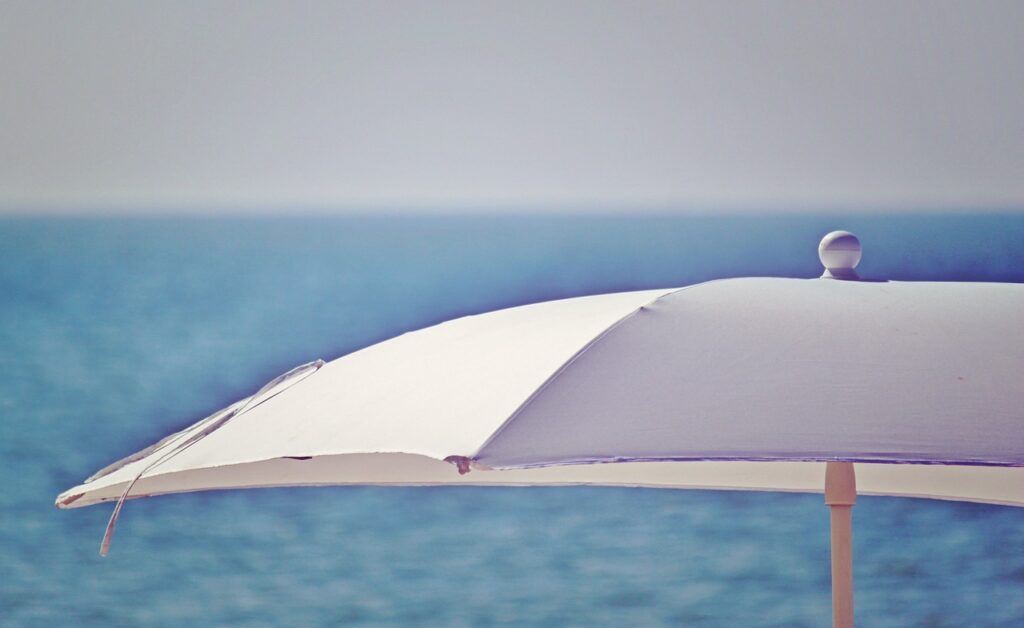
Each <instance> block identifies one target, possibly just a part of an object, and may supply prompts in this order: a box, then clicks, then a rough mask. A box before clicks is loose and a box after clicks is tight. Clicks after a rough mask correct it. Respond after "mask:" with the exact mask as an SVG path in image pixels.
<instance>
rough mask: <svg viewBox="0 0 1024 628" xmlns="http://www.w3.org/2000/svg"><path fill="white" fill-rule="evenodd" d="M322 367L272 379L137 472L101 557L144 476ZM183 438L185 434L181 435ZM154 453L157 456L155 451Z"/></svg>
mask: <svg viewBox="0 0 1024 628" xmlns="http://www.w3.org/2000/svg"><path fill="white" fill-rule="evenodd" d="M323 365H324V361H323V360H320V359H317V360H314V361H312V362H307V363H306V364H301V365H299V366H296V367H295V368H293V369H291V370H289V371H288V372H286V373H283V374H281V375H278V376H277V377H275V378H274V379H272V380H270V381H269V382H267V383H266V384H264V385H263V386H262V387H261V388H260V389H259V390H257V391H256V392H255V393H254V394H253V395H251V396H250V397H249V398H247V399H245V400H244V401H242V402H239V403H238V404H235V405H236V407H237V409H232V410H229V411H228V412H226V413H224V414H223V416H221V417H218V418H217V419H215V420H213V421H210V422H209V424H208V425H203V426H202V427H201V429H199V430H197V431H196V432H195V434H193V435H192V436H190V437H189V438H187V439H186V440H185V441H184V442H182V443H180V444H178V445H176V446H175V447H172V448H171V449H170V450H168V451H166V452H164V453H163V455H161V456H160V457H159V458H157V459H156V460H154V461H152V462H150V463H149V464H147V465H146V466H144V467H143V468H142V470H141V471H139V473H138V474H137V475H136V476H135V478H134V479H133V480H132V481H131V482H129V483H128V486H127V487H126V488H125V489H124V492H123V493H121V497H120V498H118V500H117V504H116V505H115V506H114V511H113V512H112V513H111V514H110V520H109V521H108V522H107V528H106V530H104V532H103V541H102V542H101V543H100V556H106V555H107V553H108V552H109V551H110V541H111V540H112V539H113V536H114V529H115V528H116V527H117V520H118V518H119V517H120V516H121V509H122V508H124V502H125V500H126V499H128V494H129V493H131V491H132V489H133V488H134V487H135V484H136V483H137V482H138V481H139V480H141V479H142V476H143V475H145V474H146V472H147V471H149V470H150V469H153V468H154V467H157V466H159V465H161V464H163V463H164V462H167V461H168V460H170V459H171V458H173V457H174V456H177V455H178V454H180V453H181V452H183V451H185V450H186V449H188V448H189V447H191V446H192V445H195V444H196V443H198V442H199V441H201V440H202V439H203V438H205V437H207V436H209V435H210V434H212V433H213V432H215V431H216V430H218V429H220V428H221V427H223V426H224V424H226V423H227V422H228V421H230V420H231V419H233V418H235V417H238V416H241V415H242V414H245V413H246V412H248V411H249V410H250V409H252V408H255V407H256V406H259V405H260V404H262V403H264V402H266V401H269V400H270V399H273V398H274V397H276V396H278V395H279V394H281V393H283V392H284V391H286V390H289V389H290V388H291V387H292V386H294V385H295V384H298V383H299V382H301V381H303V380H305V379H306V378H307V377H309V376H310V375H312V374H313V373H315V372H317V371H319V370H320V368H321V367H322V366H323ZM303 371H306V373H305V374H304V375H303V377H302V378H301V379H298V380H295V381H292V382H291V383H290V384H289V385H288V387H287V388H284V389H282V390H279V391H277V392H274V393H273V394H272V395H270V396H269V397H267V398H265V399H260V400H259V401H258V402H257V403H255V404H253V401H255V400H257V399H259V397H260V396H261V395H263V394H264V393H267V392H270V391H272V390H273V389H274V388H276V387H277V386H279V385H281V384H283V383H285V382H287V381H288V380H290V379H293V378H294V377H295V376H296V375H299V374H300V373H302V372H303ZM214 416H216V415H214ZM201 423H203V421H200V424H201ZM182 434H184V432H183V433H182ZM175 440H176V439H175ZM172 442H173V441H172ZM168 444H170V443H168ZM158 450H159V448H158ZM153 453H156V452H155V451H154V452H153Z"/></svg>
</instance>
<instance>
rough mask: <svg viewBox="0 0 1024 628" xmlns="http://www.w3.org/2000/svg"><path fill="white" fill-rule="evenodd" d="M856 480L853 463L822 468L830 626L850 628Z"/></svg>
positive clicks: (851, 623)
mask: <svg viewBox="0 0 1024 628" xmlns="http://www.w3.org/2000/svg"><path fill="white" fill-rule="evenodd" d="M856 501H857V479H856V476H855V474H854V472H853V463H852V462H829V463H827V464H826V465H825V503H826V504H827V505H828V508H829V511H830V514H831V519H832V626H834V628H853V516H852V515H853V504H854V502H856Z"/></svg>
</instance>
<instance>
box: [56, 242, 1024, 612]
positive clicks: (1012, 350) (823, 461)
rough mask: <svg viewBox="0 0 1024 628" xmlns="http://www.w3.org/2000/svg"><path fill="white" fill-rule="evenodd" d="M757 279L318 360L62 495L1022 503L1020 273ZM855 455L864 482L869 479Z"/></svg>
mask: <svg viewBox="0 0 1024 628" xmlns="http://www.w3.org/2000/svg"><path fill="white" fill-rule="evenodd" d="M819 255H820V257H821V260H822V262H823V264H824V266H825V272H824V274H823V276H822V277H821V278H816V279H789V278H740V279H726V280H719V281H711V282H707V283H702V284H697V285H693V286H688V287H685V288H671V289H660V290H645V291H638V292H625V293H618V294H605V295H598V296H588V297H579V298H573V299H565V300H560V301H551V302H546V303H537V304H532V305H525V306H521V307H515V308H510V309H506V310H500V311H496V312H490V313H486V314H481V315H476V316H467V317H464V318H460V319H457V320H453V321H449V322H446V323H442V324H440V325H436V326H433V327H429V328H426V329H422V330H419V331H415V332H410V333H407V334H404V335H401V336H399V337H396V338H393V339H391V340H387V341H385V342H382V343H380V344H377V345H373V346H371V347H368V348H366V349H363V350H360V351H356V352H355V353H352V354H349V355H347V356H344V357H342V358H340V359H337V360H334V361H332V362H329V363H324V362H322V361H319V360H318V361H315V362H311V363H309V364H305V365H302V366H300V367H297V368H295V369H293V370H292V371H289V372H288V373H285V374H284V375H282V376H281V377H278V378H277V379H275V380H274V381H272V382H270V383H268V384H267V385H266V386H264V387H263V388H261V389H260V390H259V391H257V392H256V393H255V394H253V395H252V396H251V397H248V398H246V399H243V400H241V401H239V402H237V403H235V404H233V405H231V406H229V407H227V408H224V409H223V410H221V411H219V412H216V413H214V414H212V415H211V416H209V417H207V418H205V419H203V420H201V421H199V422H197V423H195V424H193V425H192V426H190V427H187V428H185V429H184V430H182V431H180V432H178V433H175V434H172V435H170V436H168V437H166V438H164V439H163V440H161V441H159V442H158V443H156V444H154V445H153V446H151V447H149V448H147V449H144V450H142V451H140V452H138V453H136V454H134V455H132V456H129V457H127V458H124V459H123V460H121V461H118V462H116V463H114V464H112V465H110V466H108V467H106V468H105V469H102V470H101V471H99V472H98V473H96V474H95V475H93V476H92V477H91V478H89V479H88V480H86V481H85V482H84V483H83V484H81V485H79V486H76V487H74V488H71V489H69V490H67V491H65V492H64V493H62V494H61V495H60V496H58V498H57V505H58V506H59V507H61V508H74V507H79V506H86V505H90V504H96V503H101V502H108V501H114V502H117V505H116V507H115V510H114V514H113V516H112V517H111V521H110V525H109V526H108V529H107V534H106V535H105V537H104V543H103V546H102V552H103V553H105V552H106V550H107V547H108V545H109V540H110V535H111V533H112V532H113V528H114V524H115V522H116V520H117V516H118V513H119V512H120V510H121V507H122V505H123V503H124V500H125V499H132V498H137V497H145V496H152V495H160V494H166V493H178V492H187V491H199V490H209V489H224V488H251V487H266V486H292V485H338V484H371V485H435V484H474V485H492V484H493V485H528V484H548V485H550V484H555V485H571V484H593V485H625V486H656V487H679V488H716V489H722V488H734V489H753V490H784V491H818V492H820V491H824V493H825V501H826V503H827V504H828V505H829V507H830V509H831V523H832V543H833V547H832V570H833V613H834V622H835V624H836V625H839V626H847V625H851V624H852V620H853V606H852V575H851V574H852V571H851V564H852V563H851V556H850V534H851V533H850V522H851V519H850V510H851V508H852V506H853V504H854V501H855V498H856V495H857V494H858V493H861V494H880V495H903V496H916V497H930V498H937V499H952V500H965V501H978V502H987V503H997V504H1007V505H1015V506H1024V468H1021V467H1022V466H1024V285H1021V284H997V283H952V282H950V283H940V282H897V281H882V280H860V279H859V278H858V277H857V274H856V271H855V267H856V266H857V263H858V262H859V260H860V257H861V250H860V243H859V241H858V240H857V238H856V237H855V236H853V235H852V234H849V233H847V232H833V233H830V234H828V235H827V236H826V237H825V238H824V239H823V240H822V242H821V244H820V246H819ZM854 464H856V475H857V477H856V479H855V477H854Z"/></svg>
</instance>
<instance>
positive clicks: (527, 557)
mask: <svg viewBox="0 0 1024 628" xmlns="http://www.w3.org/2000/svg"><path fill="white" fill-rule="evenodd" d="M834 228H848V229H851V230H853V231H855V232H857V233H858V234H859V235H860V236H861V239H862V241H863V243H864V249H865V254H864V261H863V262H862V264H861V267H860V270H861V271H862V273H861V274H862V275H865V276H869V277H885V278H890V279H946V280H950V279H955V280H981V281H1016V282H1021V281H1024V215H1021V214H1016V215H1012V214H1007V215H994V214H993V215H963V216H957V215H941V216H937V215H911V216H907V215H904V216H901V217H892V216H885V215H877V216H870V215H869V216H865V215H848V216H843V215H838V214H833V215H829V216H814V215H799V216H793V215H790V216H759V217H752V216H742V215H737V216H668V215H633V216H614V215H607V216H570V215H548V214H519V215H502V216H476V217H471V216H460V215H454V214H447V215H446V214H436V215H429V216H427V215H421V216H411V215H402V214H394V215H375V216H371V215H365V216H359V215H353V216H344V217H330V218H328V217H313V216H306V217H291V218H285V217H272V218H271V217H262V218H257V217H249V218H199V217H194V218H172V217H161V218H135V219H125V218H111V217H107V218H102V217H95V218H30V217H24V218H4V219H0V486H2V487H3V488H2V490H0V623H2V624H4V625H46V626H50V625H67V624H77V625H102V626H110V625H126V626H127V625H158V626H175V625H225V624H245V625H336V624H365V625H444V626H461V625H490V624H507V625H537V626H561V625H580V626H593V625H709V626H737V625H771V626H824V625H827V624H828V622H829V618H830V610H829V603H830V599H829V579H828V578H829V573H828V547H827V539H828V517H827V512H826V509H825V507H824V506H823V505H822V499H821V497H820V496H815V495H789V494H761V493H729V492H703V491H665V490H639V489H612V488H514V489H513V488H489V489H488V488H465V487H460V488H432V489H422V488H421V489H412V488H340V487H339V488H317V489H288V490H284V489H274V490H257V491H231V492H218V493H200V494H193V495H175V496H167V497H160V498H154V499H146V500H136V501H133V502H130V503H128V505H127V507H126V510H125V513H124V515H123V517H122V519H121V523H120V525H119V529H118V534H117V536H116V537H115V540H114V546H113V549H112V552H111V554H110V556H109V557H108V558H106V559H100V558H99V557H98V556H97V548H98V544H99V540H100V536H101V534H102V531H103V526H104V525H105V523H106V518H107V517H108V516H109V506H97V507H90V508H84V509H79V510H73V511H58V510H56V509H55V508H54V507H53V499H54V497H55V496H56V494H57V493H58V492H60V491H61V490H63V489H65V488H67V487H69V486H72V485H74V484H76V483H78V482H79V481H81V480H82V479H83V478H85V477H86V476H88V475H89V474H91V473H92V472H93V471H95V470H96V469H98V468H99V467H101V466H103V465H105V464H107V463H108V462H110V461H112V460H114V459H116V458H118V457H120V456H123V455H125V454H127V453H129V452H131V451H134V450H136V449H139V448H141V447H143V446H145V445H147V444H149V443H151V442H153V441H154V440H156V439H158V438H159V437H160V436H162V435H164V434H166V433H167V432H169V431H171V430H174V429H177V428H180V427H182V426H184V425H186V424H189V423H191V422H192V421H194V420H196V419H197V418H199V417H201V416H205V415H206V414H208V413H209V412H210V411H212V410H214V409H217V408H220V407H222V406H224V405H226V404H227V403H229V402H231V401H234V400H235V399H237V398H239V397H242V396H244V395H247V394H250V393H251V392H253V391H254V390H255V389H256V388H258V387H259V386H260V385H261V384H262V383H263V382H265V381H267V380H268V379H270V378H271V377H273V376H274V375H277V374H279V373H281V372H283V371H285V370H287V369H288V368H290V367H292V366H294V365H296V364H299V363H301V362H306V361H308V360H311V359H314V358H317V357H323V358H326V359H330V358H334V357H338V356H340V355H343V354H345V353H348V352H350V351H353V350H355V349H358V348H360V347H363V346H366V345H368V344H371V343H373V342H376V341H379V340H382V339H385V338H388V337H390V336H393V335H396V334H398V333H401V332H404V331H407V330H410V329H415V328H419V327H423V326H426V325H429V324H432V323H436V322H439V321H441V320H445V319H448V318H452V317H455V316H459V315H463V314H467V313H474V312H482V311H486V310H490V309H495V308H498V307H504V306H510V305H516V304H521V303H528V302H535V301H540V300H545V299H551V298H560V297H568V296H576V295H582V294H592V293H600V292H608V291H617V290H631V289H642V288H653V287H664V286H677V285H685V284H689V283H694V282H697V281H702V280H706V279H712V278H718V277H728V276H741V275H781V276H795V277H812V276H816V275H818V274H820V272H821V271H820V266H819V263H818V260H817V254H816V246H817V242H818V239H819V238H820V237H821V235H823V234H824V233H825V232H827V231H830V230H832V229H834ZM854 512H855V514H854V525H855V540H854V545H855V556H856V562H855V577H856V597H857V618H858V621H859V624H860V625H864V626H964V625H972V626H978V625H986V626H1019V625H1024V509H1014V508H1005V507H996V506H985V505H977V504H956V503H943V502H931V501H925V500H913V499H893V498H871V497H863V498H861V499H860V500H859V502H858V505H857V507H856V508H855V511H854Z"/></svg>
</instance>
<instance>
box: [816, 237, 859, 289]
mask: <svg viewBox="0 0 1024 628" xmlns="http://www.w3.org/2000/svg"><path fill="white" fill-rule="evenodd" d="M860 254H861V251H860V240H859V239H858V238H857V236H855V235H853V234H852V233H850V232H849V231H833V232H832V233H828V234H826V235H825V237H824V238H822V239H821V244H819V245H818V258H819V259H821V264H822V266H824V267H825V272H824V273H822V275H821V276H822V278H823V279H859V277H858V276H857V271H855V270H854V268H856V267H857V264H859V263H860Z"/></svg>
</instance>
